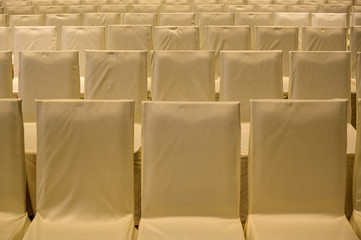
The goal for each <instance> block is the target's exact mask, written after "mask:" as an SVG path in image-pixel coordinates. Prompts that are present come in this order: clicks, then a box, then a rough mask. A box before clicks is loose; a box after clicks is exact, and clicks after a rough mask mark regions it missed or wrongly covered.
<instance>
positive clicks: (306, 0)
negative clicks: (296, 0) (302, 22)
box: [302, 0, 327, 6]
mask: <svg viewBox="0 0 361 240" xmlns="http://www.w3.org/2000/svg"><path fill="white" fill-rule="evenodd" d="M326 1H327V0H302V4H305V5H308V4H314V5H317V6H319V5H321V4H324V3H326Z"/></svg>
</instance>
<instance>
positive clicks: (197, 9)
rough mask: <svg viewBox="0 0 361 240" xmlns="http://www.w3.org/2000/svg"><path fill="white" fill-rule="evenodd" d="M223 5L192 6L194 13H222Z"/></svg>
mask: <svg viewBox="0 0 361 240" xmlns="http://www.w3.org/2000/svg"><path fill="white" fill-rule="evenodd" d="M224 10H225V7H224V4H198V5H195V6H194V11H195V12H196V13H200V12H224Z"/></svg>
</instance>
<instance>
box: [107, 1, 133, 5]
mask: <svg viewBox="0 0 361 240" xmlns="http://www.w3.org/2000/svg"><path fill="white" fill-rule="evenodd" d="M135 2H136V1H135V0H108V3H109V4H117V5H119V4H129V5H130V4H135Z"/></svg>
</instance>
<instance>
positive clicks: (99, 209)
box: [0, 99, 361, 240]
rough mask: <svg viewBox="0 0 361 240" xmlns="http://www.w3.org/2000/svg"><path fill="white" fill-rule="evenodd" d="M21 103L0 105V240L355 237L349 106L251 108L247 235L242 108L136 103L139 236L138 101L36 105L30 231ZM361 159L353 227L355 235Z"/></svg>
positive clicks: (267, 103)
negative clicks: (348, 209)
mask: <svg viewBox="0 0 361 240" xmlns="http://www.w3.org/2000/svg"><path fill="white" fill-rule="evenodd" d="M358 105H359V108H358V109H359V110H361V100H359V101H358ZM21 107H22V106H21V100H0V128H1V132H2V134H1V136H0V141H1V144H0V152H1V155H2V156H4V157H2V158H0V159H1V160H0V161H1V165H2V167H1V168H0V171H1V174H0V176H1V177H2V180H3V183H4V184H2V185H0V189H1V191H0V201H1V203H2V204H0V206H1V207H0V216H1V217H0V227H1V229H2V231H0V236H1V238H2V239H24V240H29V239H36V240H39V239H40V240H41V239H49V238H52V239H54V238H55V239H70V238H76V239H83V238H87V239H104V238H106V239H129V240H131V239H139V240H142V239H159V240H162V239H164V240H165V239H185V238H186V239H200V238H202V239H205V238H207V239H249V240H257V239H258V240H259V239H260V240H262V239H269V238H270V237H271V238H272V237H273V238H276V239H280V240H282V239H285V240H286V239H287V240H288V239H315V240H316V239H317V240H318V239H330V240H332V239H335V240H336V239H340V238H344V239H348V240H356V239H358V238H357V236H356V234H355V232H354V231H353V230H352V227H351V225H350V224H349V223H348V221H347V219H346V217H345V215H344V210H343V208H344V200H345V199H344V197H345V185H346V184H345V176H346V149H347V146H346V145H347V133H346V129H347V127H346V125H347V117H346V114H345V113H346V112H347V101H346V100H253V101H252V102H251V111H250V113H251V118H250V126H251V128H252V131H251V136H250V147H249V149H250V154H249V155H250V159H249V182H248V185H249V215H248V219H247V225H246V228H245V233H246V237H244V233H243V229H242V224H241V222H240V220H239V214H238V213H239V206H240V205H239V204H240V185H241V183H240V169H241V166H240V161H239V150H240V144H241V141H242V140H240V139H241V130H242V126H241V121H240V114H242V113H240V104H239V103H237V102H222V103H221V102H219V103H212V102H144V103H143V120H142V125H143V129H142V163H141V164H142V171H141V175H142V177H141V186H142V188H141V189H142V190H141V195H142V199H141V207H142V218H141V220H140V225H139V231H138V232H136V230H135V229H134V220H133V215H134V198H136V197H137V196H135V195H134V174H135V173H134V170H133V166H134V162H133V107H134V102H133V101H130V100H85V101H84V100H69V99H68V100H41V101H38V102H37V127H38V129H37V132H38V158H37V163H36V164H37V173H38V175H37V183H36V185H37V189H38V190H37V214H36V216H35V219H34V220H33V222H32V223H31V224H30V227H29V229H28V230H27V228H28V225H29V220H28V218H27V216H26V212H25V204H24V202H25V171H24V162H23V161H24V148H23V146H24V138H23V124H22V114H21ZM360 113H361V112H360ZM359 121H361V119H359ZM358 126H361V122H360V124H358ZM358 139H359V140H360V141H361V132H359V134H358ZM360 151H361V148H360V147H359V146H358V147H357V153H358V154H357V158H356V161H355V182H354V189H355V192H354V196H355V198H354V199H355V201H354V214H353V217H352V220H351V222H352V225H353V227H354V230H355V231H356V233H357V234H359V236H360V226H361V225H360V219H359V211H360V210H361V209H360V206H359V203H358V202H359V192H360V191H361V189H360V188H359V183H360V181H359V179H360V177H359V176H360V172H361V171H360V170H361V169H360V168H359V165H358V162H359V161H360V159H359V158H360V155H359V153H360ZM3 226H4V227H3ZM5 226H6V227H5ZM24 234H25V237H24V238H22V236H23V235H24Z"/></svg>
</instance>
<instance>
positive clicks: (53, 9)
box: [35, 6, 66, 14]
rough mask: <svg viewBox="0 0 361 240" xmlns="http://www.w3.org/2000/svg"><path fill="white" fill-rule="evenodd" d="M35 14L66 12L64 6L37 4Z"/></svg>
mask: <svg viewBox="0 0 361 240" xmlns="http://www.w3.org/2000/svg"><path fill="white" fill-rule="evenodd" d="M35 12H36V14H60V13H66V7H65V6H37V7H36V8H35Z"/></svg>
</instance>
